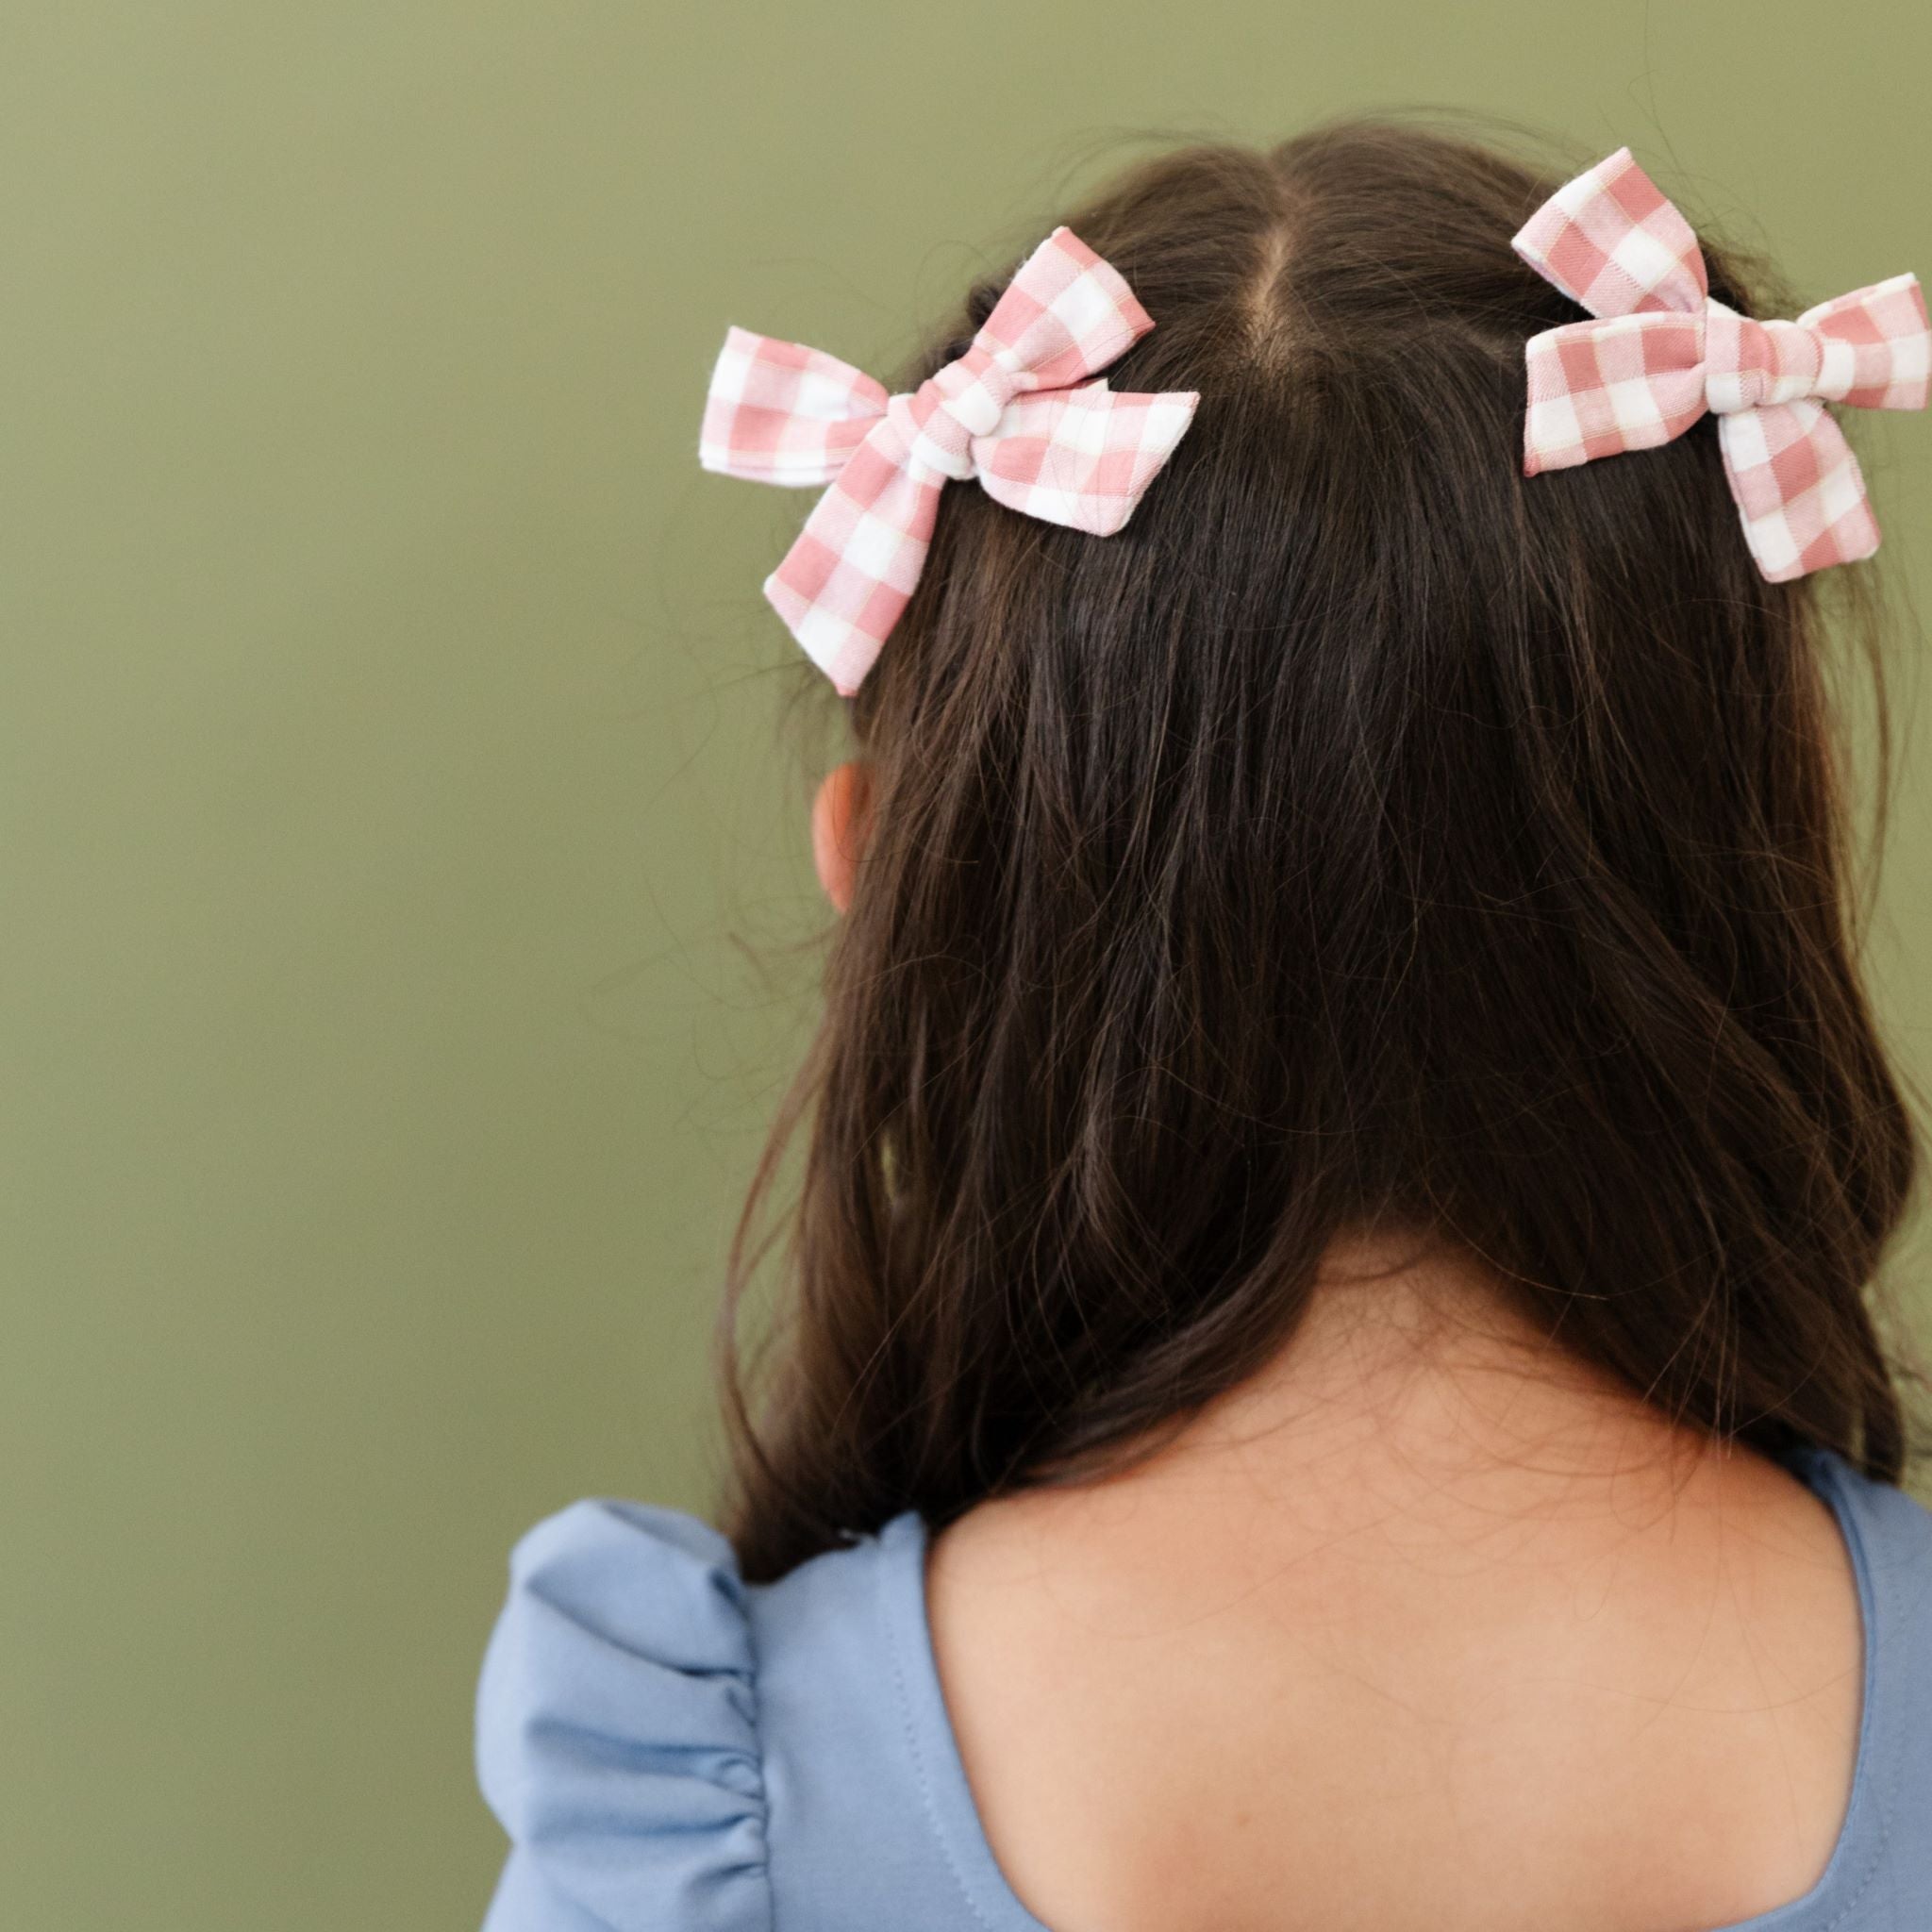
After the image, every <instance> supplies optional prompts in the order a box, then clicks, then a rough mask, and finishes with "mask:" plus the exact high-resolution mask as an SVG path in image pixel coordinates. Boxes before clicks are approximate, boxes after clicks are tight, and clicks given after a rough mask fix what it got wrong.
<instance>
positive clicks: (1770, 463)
mask: <svg viewBox="0 0 1932 1932" xmlns="http://www.w3.org/2000/svg"><path fill="white" fill-rule="evenodd" d="M1510 246H1511V247H1513V248H1514V249H1515V251H1516V252H1517V254H1518V255H1520V256H1521V257H1522V258H1523V259H1524V261H1526V262H1527V263H1528V264H1529V265H1530V267H1531V268H1533V269H1535V270H1536V272H1537V273H1538V274H1539V275H1541V276H1542V277H1543V278H1544V280H1546V281H1550V282H1554V283H1555V284H1556V286H1557V288H1559V289H1561V290H1562V291H1563V292H1564V293H1565V294H1566V295H1568V296H1569V297H1570V298H1571V299H1572V300H1573V301H1575V302H1578V303H1580V304H1581V305H1582V306H1583V307H1584V308H1587V309H1589V310H1590V312H1591V315H1592V316H1595V317H1597V318H1598V320H1596V321H1593V322H1570V323H1565V324H1563V325H1562V326H1561V327H1559V328H1550V329H1545V330H1543V332H1542V333H1541V335H1536V336H1532V337H1531V338H1530V340H1529V343H1528V345H1527V349H1526V351H1525V360H1526V364H1527V372H1528V381H1529V406H1528V410H1527V413H1526V415H1525V416H1524V426H1523V473H1524V475H1525V476H1534V475H1537V474H1538V472H1539V471H1542V470H1560V469H1565V468H1568V467H1569V466H1571V465H1572V464H1575V463H1588V462H1592V461H1594V460H1595V458H1598V457H1605V456H1616V455H1620V454H1622V453H1623V452H1624V451H1625V450H1636V449H1649V448H1651V447H1653V446H1654V445H1656V444H1657V443H1662V442H1668V441H1670V440H1671V439H1672V438H1673V437H1676V436H1681V435H1682V434H1683V433H1684V431H1685V430H1687V429H1688V428H1690V426H1691V424H1693V423H1695V422H1696V421H1697V420H1698V418H1699V417H1700V416H1702V415H1704V414H1705V413H1706V412H1707V411H1711V412H1713V413H1715V414H1716V415H1717V418H1718V441H1719V443H1720V445H1721V446H1722V448H1723V451H1724V470H1725V473H1726V474H1727V475H1729V477H1730V482H1731V493H1732V494H1733V495H1734V496H1735V497H1736V498H1737V501H1738V511H1739V515H1740V519H1741V521H1742V523H1743V526H1744V540H1745V541H1746V542H1747V543H1748V544H1749V545H1750V546H1751V554H1752V556H1753V557H1754V558H1757V567H1758V569H1759V570H1760V571H1761V572H1762V573H1763V574H1764V575H1765V576H1766V577H1767V578H1769V579H1770V580H1771V581H1772V582H1773V583H1780V582H1783V581H1784V580H1786V579H1787V578H1790V577H1799V576H1803V575H1805V574H1806V573H1807V571H1814V570H1819V569H1822V568H1823V567H1824V566H1825V565H1827V564H1833V563H1849V562H1851V561H1853V560H1854V559H1855V558H1860V557H1870V556H1871V555H1872V553H1873V552H1874V550H1876V549H1877V548H1878V525H1877V524H1876V523H1875V522H1874V519H1873V515H1872V508H1871V505H1870V503H1869V501H1868V500H1867V498H1866V494H1865V480H1864V477H1863V475H1861V474H1860V472H1859V469H1858V461H1857V458H1856V457H1855V456H1854V455H1853V454H1852V452H1851V449H1850V447H1849V445H1848V444H1847V443H1846V441H1845V439H1844V435H1843V432H1842V431H1841V430H1840V428H1839V426H1838V425H1837V423H1836V422H1834V421H1833V420H1832V418H1831V416H1830V414H1829V413H1828V412H1827V411H1826V409H1825V408H1824V404H1825V403H1827V402H1837V403H1849V404H1851V405H1852V406H1853V407H1854V408H1864V409H1923V408H1924V407H1925V400H1926V392H1927V387H1928V381H1927V379H1928V375H1932V331H1928V329H1927V326H1926V317H1925V300H1924V294H1923V293H1922V292H1921V291H1920V288H1919V281H1918V277H1917V276H1916V275H1893V276H1892V277H1891V278H1890V280H1889V281H1883V282H1874V283H1873V284H1872V285H1871V286H1870V287H1868V288H1863V289H1855V290H1854V291H1852V292H1851V293H1850V294H1849V295H1839V296H1837V297H1835V298H1834V299H1833V300H1831V301H1829V302H1822V303H1820V304H1819V305H1818V307H1817V308H1807V310H1806V311H1805V312H1804V314H1802V315H1801V316H1799V317H1798V319H1797V320H1796V321H1795V322H1753V321H1751V320H1750V319H1749V318H1748V317H1746V316H1742V315H1740V314H1739V313H1738V312H1737V311H1736V310H1735V309H1733V308H1726V307H1725V306H1724V304H1723V303H1722V302H1719V301H1717V300H1715V299H1714V298H1713V297H1712V296H1711V294H1710V292H1709V282H1708V278H1707V275H1706V273H1705V266H1704V254H1703V251H1702V250H1701V249H1700V248H1699V247H1698V245H1697V238H1696V236H1695V235H1694V234H1693V233H1692V232H1691V226H1690V224H1689V223H1687V222H1686V221H1685V219H1684V217H1683V216H1682V214H1680V213H1679V212H1678V210H1677V209H1676V208H1674V206H1673V205H1672V204H1671V203H1670V202H1669V201H1667V200H1666V199H1665V198H1664V196H1663V194H1662V193H1661V192H1659V191H1658V189H1657V186H1656V184H1655V183H1654V182H1653V181H1652V180H1651V179H1650V177H1649V176H1648V175H1645V174H1644V172H1643V170H1642V169H1641V168H1640V167H1639V166H1638V165H1637V163H1636V162H1635V161H1634V160H1633V159H1632V158H1631V156H1630V150H1629V149H1628V148H1627V147H1621V148H1619V149H1618V150H1617V152H1616V153H1615V154H1613V155H1610V156H1609V157H1607V158H1606V159H1604V160H1601V161H1599V162H1598V163H1597V164H1596V166H1595V167H1593V168H1591V169H1590V170H1589V171H1588V172H1586V173H1584V174H1582V175H1578V176H1577V177H1576V178H1575V179H1574V181H1571V182H1569V183H1567V184H1566V185H1565V186H1564V187H1562V188H1559V189H1558V190H1557V192H1556V193H1555V194H1553V195H1552V196H1551V197H1550V198H1549V200H1548V201H1546V202H1545V203H1544V204H1543V205H1542V207H1541V208H1539V209H1538V210H1537V211H1536V213H1535V214H1534V215H1532V216H1531V217H1530V218H1529V220H1528V222H1526V223H1525V224H1524V227H1523V229H1522V231H1521V232H1520V233H1519V234H1518V235H1517V236H1516V237H1515V238H1514V240H1513V241H1512V242H1511V243H1510Z"/></svg>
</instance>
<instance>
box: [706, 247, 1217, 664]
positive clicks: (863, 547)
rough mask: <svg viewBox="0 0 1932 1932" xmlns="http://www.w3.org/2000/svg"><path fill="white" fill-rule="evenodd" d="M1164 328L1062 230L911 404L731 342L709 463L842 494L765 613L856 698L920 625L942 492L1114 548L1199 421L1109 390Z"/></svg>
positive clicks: (718, 387)
mask: <svg viewBox="0 0 1932 1932" xmlns="http://www.w3.org/2000/svg"><path fill="white" fill-rule="evenodd" d="M1153 326H1154V325H1153V323H1152V321H1151V320H1150V319H1149V318H1148V315H1147V312H1146V310H1144V309H1143V308H1141V305H1140V303H1139V302H1137V301H1136V300H1135V299H1134V296H1133V293H1132V291H1130V290H1129V289H1128V288H1127V285H1126V283H1125V282H1124V281H1123V280H1122V279H1121V277H1120V275H1118V274H1117V273H1116V272H1115V271H1114V270H1113V269H1112V268H1110V267H1109V266H1108V264H1107V263H1106V262H1104V261H1103V260H1101V258H1099V257H1098V256H1097V255H1095V254H1094V253H1093V251H1092V250H1091V248H1089V247H1088V246H1087V245H1086V243H1085V242H1081V241H1080V240H1079V239H1078V237H1076V236H1074V235H1073V234H1072V233H1070V232H1069V231H1068V230H1067V229H1065V228H1056V229H1055V230H1054V231H1053V233H1052V234H1051V235H1049V236H1048V237H1047V239H1046V240H1045V241H1044V242H1041V244H1040V246H1039V247H1038V248H1036V249H1035V250H1034V251H1033V253H1032V254H1031V255H1030V256H1029V257H1028V258H1026V260H1025V262H1024V264H1023V265H1022V267H1021V269H1020V271H1019V273H1018V274H1017V275H1015V276H1014V277H1013V279H1012V281H1011V282H1010V283H1009V284H1008V287H1007V289H1006V291H1005V292H1004V293H1003V294H1002V295H1001V296H1000V299H999V301H998V302H997V303H996V304H995V305H994V307H993V310H992V313H991V315H989V316H988V317H987V319H986V323H985V325H983V326H982V327H981V328H980V329H979V331H978V333H977V334H976V335H974V339H973V341H972V344H971V346H970V347H969V348H968V349H967V351H966V353H965V354H964V355H963V356H961V357H959V358H958V360H956V361H953V362H949V363H947V364H946V366H945V367H944V368H943V369H941V370H940V371H939V372H938V374H937V375H932V376H930V377H929V378H928V379H927V380H926V381H924V382H923V383H921V384H920V386H919V387H918V388H917V389H916V390H914V391H910V392H909V393H908V394H905V395H889V394H888V393H887V392H886V391H885V389H884V387H883V386H882V385H881V384H879V383H877V382H874V380H873V378H872V377H871V376H869V375H863V374H862V373H861V372H860V371H858V370H857V369H854V368H852V367H851V366H850V364H848V363H844V362H841V361H840V360H839V359H838V358H837V357H834V356H827V355H825V354H824V352H823V351H822V350H818V349H808V348H805V347H803V346H801V345H800V344H799V343H796V342H782V341H774V339H773V338H771V337H770V336H759V335H753V334H752V333H751V332H750V331H749V330H746V329H741V328H733V329H731V330H729V331H727V333H726V335H725V338H724V349H723V350H722V352H721V353H720V355H719V357H718V361H717V366H716V367H715V368H714V369H713V370H712V372H711V385H710V390H709V392H708V396H707V398H706V403H705V420H704V427H703V430H702V431H701V433H700V438H699V443H698V460H699V461H700V462H701V463H702V464H703V465H704V467H705V468H706V469H708V470H713V471H719V472H722V473H723V474H724V475H731V476H741V477H746V478H749V479H750V480H752V481H754V482H763V483H781V484H794V485H799V486H811V485H818V484H824V485H828V486H829V487H828V488H827V489H826V490H825V493H824V496H822V497H821V498H820V499H819V502H818V504H817V506H816V508H814V509H813V510H812V513H811V515H810V516H809V517H808V518H807V519H806V524H805V527H804V528H803V529H802V530H801V531H800V532H799V535H798V539H797V541H795V542H794V543H793V544H792V546H791V549H790V550H789V551H788V552H787V553H786V555H785V557H784V558H783V560H782V561H781V562H780V563H779V565H778V567H777V569H776V570H774V572H773V573H772V575H770V576H769V577H768V578H766V580H765V587H764V588H765V595H766V597H767V598H768V599H769V600H770V601H771V604H772V606H773V608H774V609H775V610H776V611H777V612H778V614H779V616H780V617H782V618H783V619H784V620H785V623H786V625H787V626H788V627H789V628H790V630H791V634H792V636H793V637H795V638H796V639H797V640H798V641H799V642H800V644H802V645H803V646H804V647H805V650H806V651H807V653H808V655H809V656H810V658H811V659H812V661H813V662H814V663H815V664H817V665H818V666H819V667H820V669H821V670H823V671H824V672H825V673H826V675H828V676H830V678H831V679H832V681H833V683H834V684H835V685H836V686H837V687H838V688H839V690H840V691H841V692H843V693H844V694H845V695H847V696H850V695H851V693H852V692H853V691H857V690H858V685H859V681H860V680H861V679H862V678H863V677H864V676H865V674H866V672H867V671H869V670H870V669H871V668H872V664H873V660H874V658H876V657H877V655H878V649H879V646H880V644H881V643H882V642H883V641H885V638H886V636H887V635H888V633H889V632H890V631H891V627H892V625H893V624H894V623H895V622H896V621H897V619H898V616H899V613H900V612H901V611H902V610H903V609H904V608H906V604H907V601H908V599H909V598H910V596H911V594H912V591H913V588H914V586H915V585H916V584H917V583H918V581H919V575H920V572H921V570H922V569H923V567H924V562H925V555H926V550H927V548H928V546H929V544H930V542H931V540H932V531H933V523H934V519H935V517H936V516H937V514H938V509H939V498H940V491H941V488H942V487H943V486H944V485H945V484H946V483H947V482H949V481H961V482H963V481H965V480H966V479H967V478H969V477H977V478H978V481H979V485H980V488H981V489H983V490H984V491H986V492H987V494H988V495H990V496H991V497H993V498H994V499H995V500H996V501H998V502H1000V503H1003V504H1005V505H1006V506H1007V507H1008V508H1011V509H1016V510H1019V511H1021V512H1023V513H1024V514H1025V515H1027V516H1033V517H1041V518H1043V519H1044V520H1045V521H1047V522H1049V523H1055V524H1062V525H1067V526H1068V527H1069V528H1072V529H1076V530H1086V531H1089V532H1091V534H1093V535H1095V536H1103V537H1105V536H1111V535H1112V534H1113V533H1114V532H1116V531H1117V530H1119V529H1120V528H1121V527H1122V526H1123V525H1124V524H1125V523H1126V521H1127V519H1128V517H1129V516H1130V515H1132V513H1133V509H1134V506H1135V505H1136V504H1137V503H1138V502H1139V501H1140V499H1141V492H1142V491H1144V490H1145V489H1146V487H1147V485H1148V483H1149V482H1151V481H1152V480H1153V478H1154V476H1155V475H1156V474H1157V473H1158V471H1159V469H1160V467H1161V465H1162V464H1163V463H1164V462H1166V460H1167V458H1168V457H1169V456H1170V455H1172V454H1173V451H1174V445H1175V444H1176V443H1178V442H1179V441H1180V439H1181V437H1182V435H1183V434H1184V433H1185V432H1186V430H1187V427H1188V425H1189V423H1190V422H1191V421H1192V419H1193V413H1194V406H1195V404H1196V403H1197V402H1198V401H1199V397H1198V396H1197V395H1195V394H1194V393H1192V392H1191V391H1168V392H1164V393H1160V394H1145V395H1141V394H1131V393H1122V392H1118V391H1111V390H1109V389H1108V386H1107V384H1106V382H1105V380H1101V381H1094V380H1092V379H1091V378H1092V377H1093V376H1094V375H1096V374H1097V372H1099V371H1100V370H1102V369H1105V368H1106V367H1107V366H1108V364H1109V363H1110V362H1112V361H1113V360H1114V359H1115V358H1118V357H1119V356H1120V355H1122V354H1123V353H1124V351H1125V350H1126V349H1127V348H1128V347H1129V345H1130V344H1132V343H1133V342H1135V341H1139V339H1140V338H1141V336H1143V335H1145V334H1146V333H1147V331H1148V330H1149V329H1150V328H1152V327H1153Z"/></svg>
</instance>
